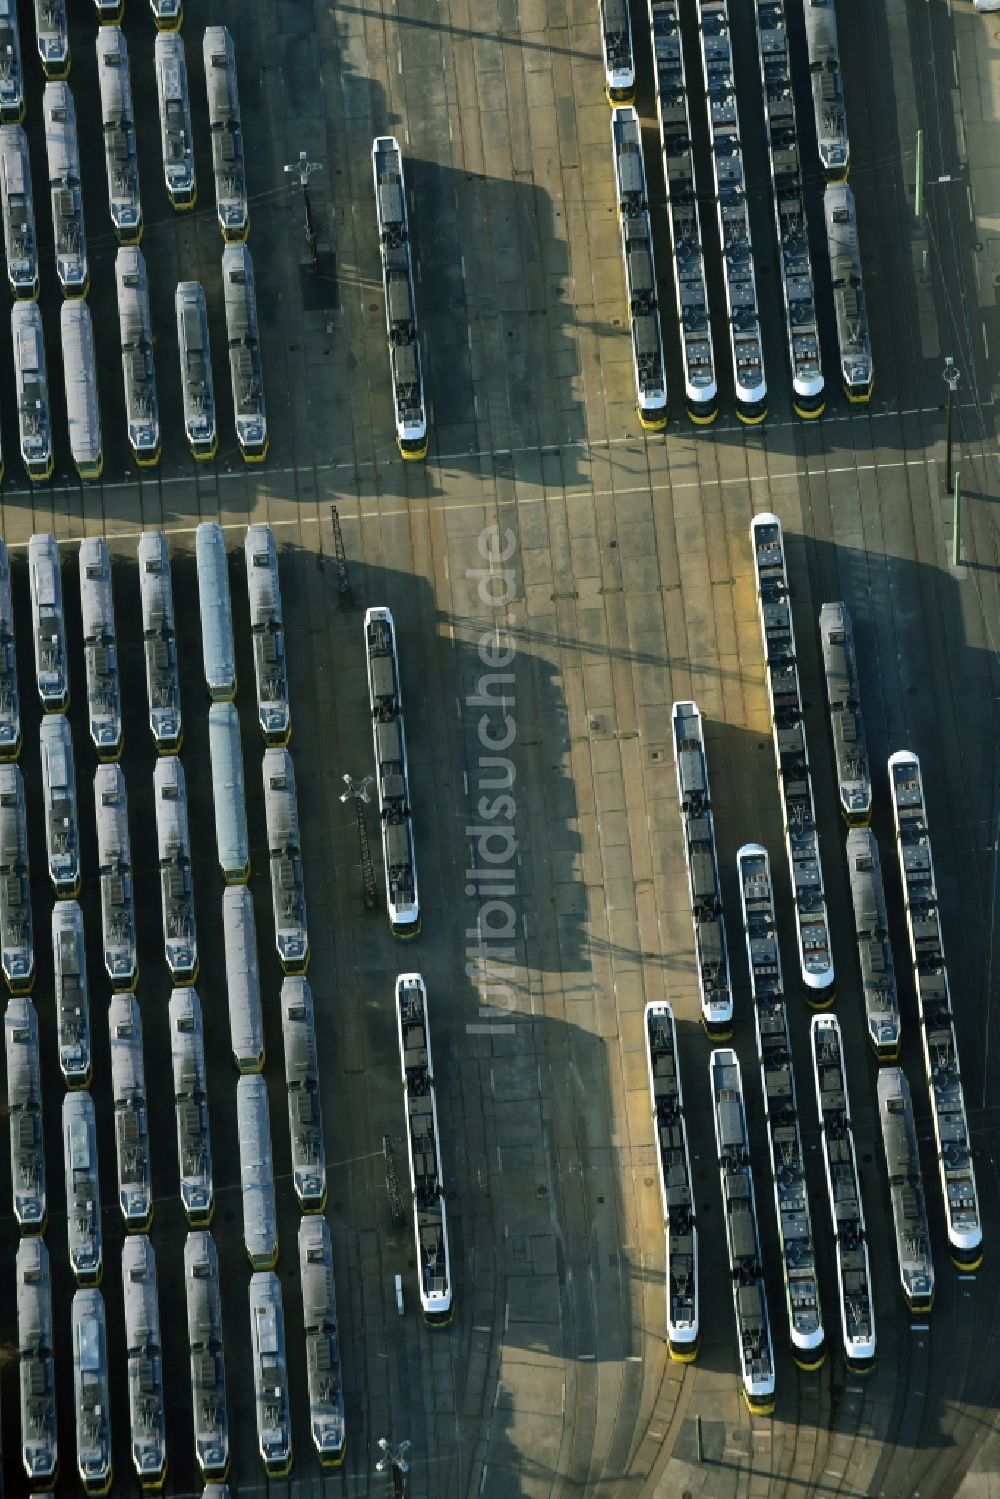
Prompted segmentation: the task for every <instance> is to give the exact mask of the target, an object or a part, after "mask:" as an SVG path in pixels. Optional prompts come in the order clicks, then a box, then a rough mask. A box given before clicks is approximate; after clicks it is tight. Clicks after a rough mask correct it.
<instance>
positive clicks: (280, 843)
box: [264, 749, 301, 853]
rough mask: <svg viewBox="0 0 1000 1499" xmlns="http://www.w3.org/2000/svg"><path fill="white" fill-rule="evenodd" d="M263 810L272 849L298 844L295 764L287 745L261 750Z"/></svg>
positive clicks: (274, 850) (298, 845)
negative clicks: (262, 759)
mask: <svg viewBox="0 0 1000 1499" xmlns="http://www.w3.org/2000/svg"><path fill="white" fill-rule="evenodd" d="M264 813H265V816H266V819H267V846H268V849H269V850H270V851H271V852H272V853H274V852H276V851H278V850H281V849H288V848H293V849H299V848H300V847H301V840H300V837H299V808H298V800H297V797H296V792H295V767H294V765H293V763H292V757H291V755H290V754H289V752H288V750H287V749H269V750H265V751H264Z"/></svg>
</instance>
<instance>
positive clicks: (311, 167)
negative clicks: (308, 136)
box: [285, 151, 323, 270]
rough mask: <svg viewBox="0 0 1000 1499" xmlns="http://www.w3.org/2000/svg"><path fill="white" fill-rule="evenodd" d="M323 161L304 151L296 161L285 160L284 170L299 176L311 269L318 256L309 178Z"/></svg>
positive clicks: (315, 265)
mask: <svg viewBox="0 0 1000 1499" xmlns="http://www.w3.org/2000/svg"><path fill="white" fill-rule="evenodd" d="M322 170H323V163H322V162H321V161H310V160H309V159H308V157H307V156H306V153H305V152H304V151H300V152H299V159H298V161H286V163H285V171H286V172H293V173H294V172H297V173H298V176H299V187H301V189H302V206H303V208H304V209H305V214H306V244H307V245H308V246H309V256H310V259H311V260H312V263H313V270H316V269H317V268H318V266H319V256H318V254H317V251H316V231H315V230H314V229H313V216H312V199H311V198H310V196H309V178H310V177H311V176H312V174H313V172H321V171H322Z"/></svg>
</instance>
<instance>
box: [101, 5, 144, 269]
mask: <svg viewBox="0 0 1000 1499" xmlns="http://www.w3.org/2000/svg"><path fill="white" fill-rule="evenodd" d="M97 78H98V82H99V84H100V88H101V120H102V125H103V129H104V163H105V169H106V172H107V178H108V209H109V211H110V214H111V223H112V224H113V226H114V231H115V234H116V235H117V238H118V243H119V244H120V245H137V244H138V243H139V241H140V240H141V239H142V199H141V197H140V193H139V158H138V155H137V153H136V142H135V112H134V110H133V108H132V82H131V78H130V76H129V66H128V47H127V46H126V44H125V37H124V35H123V34H122V31H121V29H120V28H119V27H118V26H102V27H101V29H100V31H99V32H98V33H97Z"/></svg>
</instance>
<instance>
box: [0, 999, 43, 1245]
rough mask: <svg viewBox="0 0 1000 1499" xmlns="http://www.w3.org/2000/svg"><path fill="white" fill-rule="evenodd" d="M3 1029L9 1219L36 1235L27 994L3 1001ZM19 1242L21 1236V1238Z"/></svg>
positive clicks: (37, 1115)
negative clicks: (10, 1198)
mask: <svg viewBox="0 0 1000 1499" xmlns="http://www.w3.org/2000/svg"><path fill="white" fill-rule="evenodd" d="M3 1029H4V1049H5V1052H6V1059H7V1109H8V1112H9V1115H10V1179H11V1186H12V1188H13V1198H14V1219H15V1221H16V1223H17V1226H18V1230H19V1231H20V1232H21V1233H22V1234H41V1233H43V1232H44V1230H45V1224H46V1221H47V1219H48V1215H49V1210H48V1191H47V1188H46V1178H45V1139H44V1136H43V1133H42V1072H41V1062H40V1059H39V1052H38V1015H37V1014H36V1012H35V1007H34V1005H33V1004H32V1002H31V1000H30V999H28V998H27V997H26V996H25V997H23V998H21V999H9V1000H8V1001H7V1010H6V1013H5V1014H4V1022H3ZM21 1242H22V1244H23V1243H24V1242H26V1241H25V1240H24V1239H22V1241H21Z"/></svg>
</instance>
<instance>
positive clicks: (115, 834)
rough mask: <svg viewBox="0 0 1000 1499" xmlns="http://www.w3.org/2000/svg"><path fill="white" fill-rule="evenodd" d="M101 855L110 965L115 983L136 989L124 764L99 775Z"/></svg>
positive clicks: (104, 936) (96, 798) (102, 767)
mask: <svg viewBox="0 0 1000 1499" xmlns="http://www.w3.org/2000/svg"><path fill="white" fill-rule="evenodd" d="M94 811H95V815H96V820H97V861H98V871H99V876H100V882H101V937H102V945H103V948H104V968H105V972H106V973H107V975H108V978H109V979H110V981H111V987H112V989H116V990H121V989H124V990H129V991H130V990H133V989H134V988H135V986H136V980H137V979H138V976H139V959H138V953H137V948H136V936H135V892H134V890H133V888H132V852H131V847H130V843H129V835H128V802H127V799H126V794H125V776H124V774H123V773H122V768H121V766H120V765H114V764H112V765H99V766H98V767H97V773H96V775H95V776H94Z"/></svg>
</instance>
